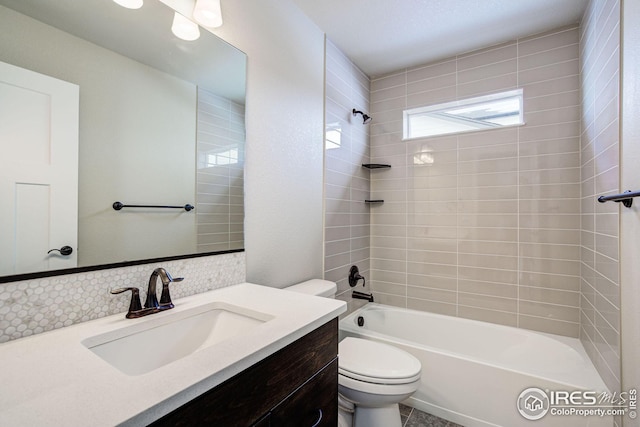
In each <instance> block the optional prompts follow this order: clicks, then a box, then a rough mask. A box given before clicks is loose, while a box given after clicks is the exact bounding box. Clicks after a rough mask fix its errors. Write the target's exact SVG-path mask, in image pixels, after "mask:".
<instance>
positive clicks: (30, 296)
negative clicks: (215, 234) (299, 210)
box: [0, 252, 246, 343]
mask: <svg viewBox="0 0 640 427" xmlns="http://www.w3.org/2000/svg"><path fill="white" fill-rule="evenodd" d="M158 267H164V268H165V269H166V270H167V271H168V272H169V273H170V274H171V275H172V276H173V277H184V281H182V282H180V283H175V284H173V286H172V287H171V297H172V299H173V300H174V301H175V300H178V299H179V298H183V297H187V296H189V295H195V294H199V293H202V292H207V291H210V290H213V289H219V288H224V287H227V286H231V285H235V284H238V283H243V282H245V281H246V269H245V254H244V252H238V253H232V254H224V255H216V256H207V257H199V258H189V259H182V260H176V261H168V262H162V263H152V264H142V265H135V266H131V267H120V268H113V269H108V270H98V271H89V272H85V273H77V274H68V275H64V276H54V277H45V278H40V279H33V280H24V281H18V282H10V283H5V284H0V343H2V342H7V341H10V340H13V339H17V338H22V337H27V336H30V335H35V334H39V333H42V332H46V331H50V330H53V329H58V328H62V327H65V326H70V325H73V324H75V323H80V322H86V321H88V320H93V319H98V318H100V317H105V316H109V315H112V314H117V313H123V314H124V313H125V312H126V311H127V308H128V307H129V300H130V296H129V293H126V294H120V295H111V293H110V292H109V291H110V290H111V289H114V288H120V287H128V286H135V287H138V288H140V298H141V299H142V301H144V300H145V298H146V291H147V284H148V282H149V276H150V275H151V273H152V272H153V270H154V269H155V268H158Z"/></svg>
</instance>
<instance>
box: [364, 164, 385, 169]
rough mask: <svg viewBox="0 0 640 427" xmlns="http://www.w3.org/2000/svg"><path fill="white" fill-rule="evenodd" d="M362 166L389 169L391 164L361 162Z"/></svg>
mask: <svg viewBox="0 0 640 427" xmlns="http://www.w3.org/2000/svg"><path fill="white" fill-rule="evenodd" d="M362 167H363V168H367V169H389V168H390V167H391V165H387V164H384V163H363V164H362Z"/></svg>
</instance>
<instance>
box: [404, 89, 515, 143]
mask: <svg viewBox="0 0 640 427" xmlns="http://www.w3.org/2000/svg"><path fill="white" fill-rule="evenodd" d="M514 97H517V98H518V101H519V114H518V122H517V123H513V124H508V125H498V124H496V125H495V126H491V125H490V124H489V123H487V127H486V128H479V129H464V130H459V131H452V132H444V133H437V134H429V135H415V136H414V135H412V134H411V133H412V132H411V122H410V118H411V116H414V115H421V114H425V113H432V112H438V111H446V110H451V109H453V108H462V107H470V106H474V105H480V104H485V103H489V102H491V101H498V100H501V99H508V98H514ZM523 125H525V122H524V91H523V89H522V88H518V89H513V90H508V91H504V92H498V93H492V94H489V95H481V96H474V97H471V98H465V99H460V100H457V101H451V102H443V103H438V104H430V105H425V106H421V107H416V108H410V109H407V110H404V111H403V112H402V140H403V141H410V140H414V139H420V138H433V137H438V136H447V135H457V134H461V133H470V132H481V131H486V130H493V129H504V128H508V127H514V126H523Z"/></svg>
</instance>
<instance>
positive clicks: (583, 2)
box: [293, 0, 588, 77]
mask: <svg viewBox="0 0 640 427" xmlns="http://www.w3.org/2000/svg"><path fill="white" fill-rule="evenodd" d="M293 2H294V3H296V4H297V5H298V7H300V8H301V9H302V11H303V12H304V13H305V14H306V15H307V16H309V17H310V18H311V20H312V21H314V22H315V23H316V25H318V27H320V28H321V29H322V30H323V31H324V32H325V33H326V34H327V37H328V39H329V40H331V41H332V42H333V43H334V44H335V45H336V46H338V48H340V50H342V52H344V53H345V54H346V55H347V56H348V57H349V58H350V59H351V60H352V61H353V62H354V63H355V64H356V65H357V66H358V67H360V69H361V70H362V71H363V72H364V73H365V74H367V75H368V76H369V77H376V76H380V75H383V74H387V73H390V72H392V71H396V70H400V69H402V68H406V67H411V66H414V65H419V64H425V63H428V62H432V61H434V60H438V59H442V58H447V57H451V56H453V55H456V54H459V53H463V52H469V51H472V50H475V49H479V48H482V47H487V46H491V45H494V44H497V43H501V42H505V41H509V40H514V39H516V38H519V37H523V36H528V35H531V34H536V33H540V32H543V31H547V30H551V29H554V28H558V27H561V26H564V25H569V24H575V23H578V22H580V19H581V17H582V14H583V13H584V10H585V8H586V6H587V2H588V0H322V1H319V0H293Z"/></svg>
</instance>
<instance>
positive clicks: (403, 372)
mask: <svg viewBox="0 0 640 427" xmlns="http://www.w3.org/2000/svg"><path fill="white" fill-rule="evenodd" d="M421 369H422V366H421V364H420V361H419V360H418V359H416V358H415V357H414V356H413V355H411V354H409V353H407V352H406V351H404V350H400V349H398V348H396V347H393V346H390V345H387V344H383V343H379V342H375V341H370V340H365V339H362V338H353V337H347V338H345V339H343V340H342V341H341V342H340V343H339V344H338V373H339V374H340V375H343V376H345V377H348V378H351V379H354V380H358V381H364V382H367V383H371V384H381V385H383V384H408V383H413V382H415V381H417V380H418V379H420V371H421Z"/></svg>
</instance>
